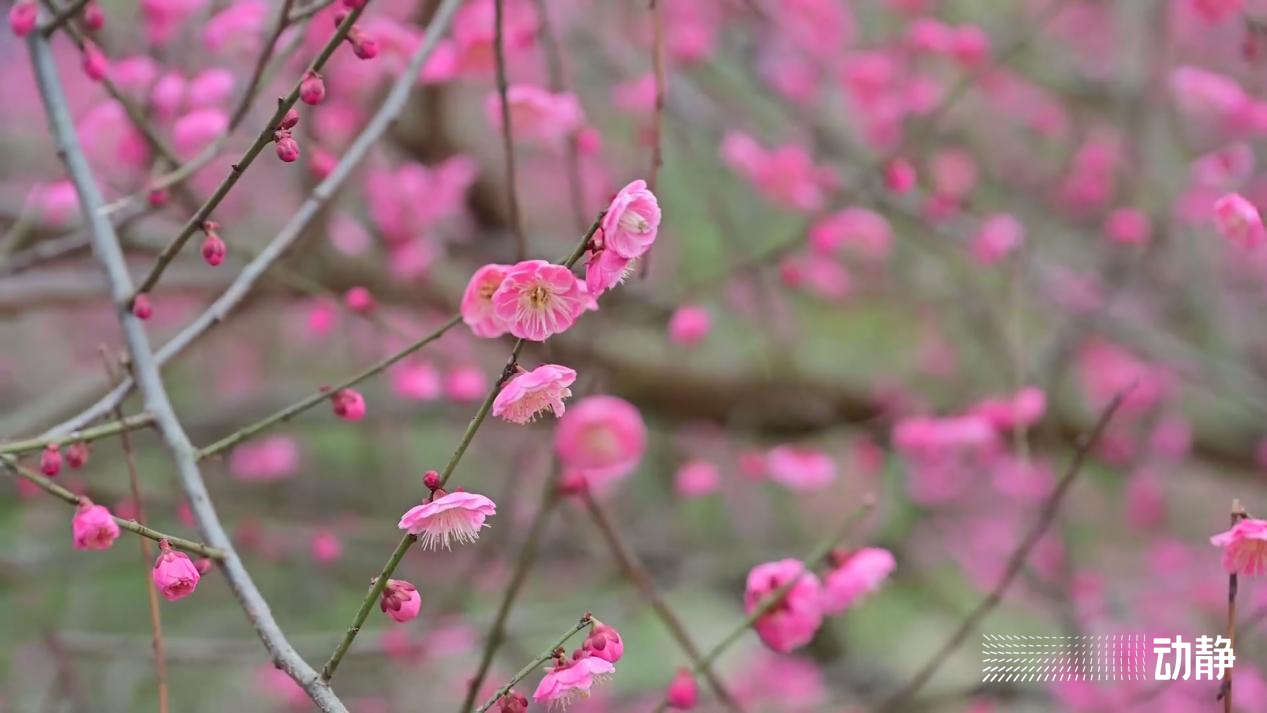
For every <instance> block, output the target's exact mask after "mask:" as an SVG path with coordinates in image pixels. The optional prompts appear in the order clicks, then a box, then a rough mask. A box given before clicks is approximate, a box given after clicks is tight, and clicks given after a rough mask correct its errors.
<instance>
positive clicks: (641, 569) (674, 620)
mask: <svg viewBox="0 0 1267 713" xmlns="http://www.w3.org/2000/svg"><path fill="white" fill-rule="evenodd" d="M581 498H582V499H583V500H584V501H585V509H586V511H588V512H589V514H590V518H591V519H592V520H593V521H594V525H595V526H596V527H597V528H598V531H599V533H600V534H602V536H603V539H604V540H605V541H606V542H607V547H608V549H610V550H611V553H612V556H613V557H614V558H615V559H616V563H617V564H618V565H620V569H621V570H622V571H623V572H624V574H625V577H627V578H628V579H629V581H630V582H632V583H633V585H634V586H635V587H636V588H637V589H638V591H639V592H641V593H642V596H643V598H644V599H646V600H647V602H648V603H649V604H651V609H652V611H654V612H655V613H656V616H658V617H659V618H660V621H661V622H662V623H663V624H664V626H665V628H666V629H668V630H669V634H671V635H672V636H673V638H674V639H675V640H676V641H677V643H678V646H679V647H681V649H682V651H683V652H684V653H685V654H686V657H687V658H689V659H690V660H691V664H692V665H694V667H695V668H696V669H697V670H698V671H699V672H700V673H701V674H703V676H704V679H705V680H706V681H708V685H709V687H710V688H712V689H713V693H715V694H716V695H717V698H718V700H720V701H721V702H722V703H723V704H724V705H725V706H726V707H727V708H729V709H730V710H732V711H740V710H742V708H741V707H740V705H739V702H738V701H737V700H735V697H734V696H733V695H731V693H730V691H728V690H726V686H725V684H723V683H722V681H721V678H720V677H718V675H717V672H716V671H714V670H713V667H712V665H711V664H709V663H708V662H707V661H705V660H704V657H703V656H702V655H701V654H700V650H699V647H698V646H696V645H695V642H694V641H693V640H692V639H691V636H690V634H688V633H687V631H686V626H685V625H683V624H682V621H681V619H679V618H678V616H677V614H675V613H674V612H673V609H672V608H670V607H669V604H668V602H666V601H664V597H662V596H660V592H659V591H657V590H656V587H655V583H654V582H653V581H652V580H651V573H650V572H648V571H647V568H646V567H645V566H644V565H643V564H642V561H641V560H639V559H638V555H637V554H635V553H634V552H633V551H632V550H630V549H629V546H628V545H626V544H625V542H624V540H623V539H622V538H621V536H620V533H619V531H618V530H617V529H616V527H615V526H614V525H613V524H612V521H611V518H610V517H608V515H607V512H606V510H605V509H604V508H603V506H602V504H601V503H599V502H598V501H597V500H596V499H595V498H594V495H593V493H591V492H590V491H589V489H588V488H584V489H582V490H581Z"/></svg>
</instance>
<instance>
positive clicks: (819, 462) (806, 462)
mask: <svg viewBox="0 0 1267 713" xmlns="http://www.w3.org/2000/svg"><path fill="white" fill-rule="evenodd" d="M766 465H767V467H768V468H769V470H770V479H771V480H773V481H774V482H776V483H779V484H780V485H782V486H784V487H786V488H788V489H789V490H796V491H802V492H813V491H817V490H822V489H824V488H827V487H830V486H831V484H832V483H834V482H836V470H837V469H836V461H835V459H833V458H832V457H831V456H830V455H828V454H826V453H824V452H823V451H820V450H817V449H814V448H803V447H799V446H778V447H775V448H771V449H770V452H769V453H768V454H766Z"/></svg>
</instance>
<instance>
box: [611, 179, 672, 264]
mask: <svg viewBox="0 0 1267 713" xmlns="http://www.w3.org/2000/svg"><path fill="white" fill-rule="evenodd" d="M659 229H660V204H659V202H657V201H656V197H655V194H654V193H652V192H651V191H650V190H648V189H647V182H646V181H643V180H642V179H639V180H636V181H632V182H631V183H629V185H627V186H625V187H624V188H622V189H620V192H619V193H617V194H616V197H615V198H613V199H612V202H611V203H610V204H609V205H608V206H607V213H606V214H605V215H604V216H603V224H602V231H603V232H602V236H603V238H602V244H603V249H604V250H611V251H612V252H614V253H616V254H617V255H619V256H620V257H623V258H628V259H631V260H632V259H634V258H638V257H642V255H643V254H644V253H646V252H647V250H649V249H651V244H652V243H654V242H655V239H656V233H657V232H658V231H659Z"/></svg>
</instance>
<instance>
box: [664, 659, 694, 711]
mask: <svg viewBox="0 0 1267 713" xmlns="http://www.w3.org/2000/svg"><path fill="white" fill-rule="evenodd" d="M664 699H665V702H667V703H668V704H669V707H670V708H676V709H678V710H681V711H689V710H691V709H692V708H694V707H695V704H696V703H697V702H698V701H699V685H698V684H696V683H695V676H694V674H692V673H691V670H690V669H689V668H680V669H678V672H677V675H676V676H674V677H673V680H672V681H670V682H669V690H668V691H666V692H665V694H664Z"/></svg>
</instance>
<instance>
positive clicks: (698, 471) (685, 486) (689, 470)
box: [673, 459, 721, 498]
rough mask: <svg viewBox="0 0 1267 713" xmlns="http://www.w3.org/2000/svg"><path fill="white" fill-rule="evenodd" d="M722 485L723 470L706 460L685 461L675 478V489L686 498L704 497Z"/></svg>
mask: <svg viewBox="0 0 1267 713" xmlns="http://www.w3.org/2000/svg"><path fill="white" fill-rule="evenodd" d="M720 487H721V471H719V470H717V466H716V465H713V464H712V463H710V462H708V461H706V460H699V459H696V460H690V461H687V462H685V463H683V464H682V465H681V466H680V467H679V468H678V470H677V475H676V476H674V478H673V489H674V490H675V491H676V492H677V494H678V495H681V496H682V497H684V498H702V497H704V496H706V495H711V494H713V493H715V492H717V489H718V488H720Z"/></svg>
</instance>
